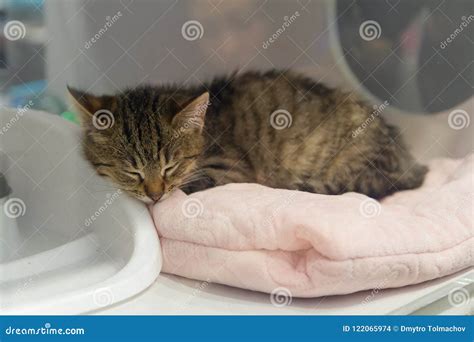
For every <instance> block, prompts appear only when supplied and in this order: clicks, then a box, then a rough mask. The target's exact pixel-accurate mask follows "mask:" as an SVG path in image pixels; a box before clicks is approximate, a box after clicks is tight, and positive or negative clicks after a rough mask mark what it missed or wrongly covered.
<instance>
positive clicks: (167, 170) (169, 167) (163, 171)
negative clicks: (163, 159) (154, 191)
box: [161, 163, 179, 177]
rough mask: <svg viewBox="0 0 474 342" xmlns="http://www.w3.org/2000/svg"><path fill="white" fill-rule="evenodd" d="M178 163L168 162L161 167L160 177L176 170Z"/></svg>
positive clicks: (167, 175) (169, 174)
mask: <svg viewBox="0 0 474 342" xmlns="http://www.w3.org/2000/svg"><path fill="white" fill-rule="evenodd" d="M178 166H179V163H174V164H168V165H166V166H165V167H164V168H163V169H161V176H162V177H169V176H171V175H172V174H173V172H175V171H176V169H177V168H178Z"/></svg>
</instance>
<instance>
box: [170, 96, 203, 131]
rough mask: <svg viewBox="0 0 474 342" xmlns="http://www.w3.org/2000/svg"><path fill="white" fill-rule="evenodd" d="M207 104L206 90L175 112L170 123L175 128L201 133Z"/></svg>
mask: <svg viewBox="0 0 474 342" xmlns="http://www.w3.org/2000/svg"><path fill="white" fill-rule="evenodd" d="M208 106H209V93H207V92H206V93H204V94H202V95H200V96H199V97H197V98H195V99H194V100H192V101H191V102H190V103H189V104H188V105H186V107H184V108H183V109H182V110H181V111H180V112H179V113H178V114H176V115H175V116H174V118H173V120H172V122H171V125H172V126H173V128H174V129H176V130H181V131H189V132H197V133H201V132H202V129H203V127H204V119H205V117H206V111H207V107H208Z"/></svg>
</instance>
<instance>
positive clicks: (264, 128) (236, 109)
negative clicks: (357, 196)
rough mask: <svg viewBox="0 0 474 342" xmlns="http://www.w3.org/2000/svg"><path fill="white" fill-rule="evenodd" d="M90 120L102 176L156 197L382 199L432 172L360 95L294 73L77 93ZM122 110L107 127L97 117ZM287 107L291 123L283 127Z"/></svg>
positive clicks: (91, 150)
mask: <svg viewBox="0 0 474 342" xmlns="http://www.w3.org/2000/svg"><path fill="white" fill-rule="evenodd" d="M70 92H71V94H72V95H73V97H74V98H75V99H76V101H77V104H78V105H79V108H80V109H81V112H82V113H83V115H82V117H83V122H84V142H83V146H84V151H85V155H86V157H87V158H88V160H89V161H90V162H91V163H92V164H93V165H94V166H95V167H96V169H97V171H98V172H99V173H101V174H104V175H107V176H109V177H110V178H111V179H112V181H114V182H115V183H116V184H117V185H118V186H119V187H121V188H122V189H124V190H126V191H128V192H130V193H131V194H132V195H133V196H135V197H137V198H139V199H141V200H144V201H154V200H157V199H159V198H160V197H161V196H162V195H163V194H165V193H167V192H169V191H171V190H172V189H174V188H176V187H182V188H183V189H184V190H185V191H187V192H194V191H198V190H203V189H206V188H209V187H213V186H216V185H222V184H226V183H231V182H255V183H260V184H264V185H267V186H270V187H275V188H286V189H294V190H301V191H309V192H316V193H321V194H341V193H344V192H348V191H357V192H361V193H364V194H367V195H369V196H372V197H375V198H380V197H383V196H385V195H388V194H391V193H393V192H394V191H397V190H404V189H411V188H416V187H418V186H420V184H421V183H422V182H423V179H424V175H425V173H426V171H427V169H426V167H424V166H421V165H419V164H418V163H417V162H416V161H415V160H414V159H413V158H412V156H411V155H410V153H409V152H408V151H407V149H406V147H405V144H404V143H403V141H402V139H401V137H400V136H399V134H398V131H397V129H396V128H394V127H392V126H389V125H387V124H386V123H385V122H384V120H383V119H382V118H381V117H380V116H375V117H374V116H373V115H372V116H371V120H370V124H368V125H367V126H366V127H365V129H363V130H362V131H359V134H357V135H354V134H353V132H354V131H356V130H357V129H358V128H359V127H360V126H361V125H362V124H363V123H364V122H366V120H367V119H368V118H369V116H370V115H371V113H372V111H373V110H372V109H371V108H370V107H368V106H367V105H366V104H364V103H363V102H362V101H360V100H358V99H357V98H356V97H355V96H354V95H353V94H347V93H343V92H341V91H339V90H333V89H329V88H327V87H325V86H324V85H322V84H319V83H317V82H315V81H313V80H311V79H309V78H306V77H303V76H301V75H298V74H295V73H292V72H278V71H270V72H266V73H258V72H247V73H244V74H241V75H238V74H234V75H232V76H230V77H227V78H220V79H216V80H214V81H212V82H210V83H208V84H206V85H203V86H200V87H178V86H167V87H163V86H154V87H153V86H142V87H138V88H134V89H129V90H126V91H124V92H122V93H120V94H117V95H115V96H93V95H91V94H86V93H83V92H80V91H77V90H74V89H70ZM100 109H106V110H109V111H111V112H112V113H113V115H114V119H115V123H114V125H113V126H112V127H111V128H108V129H105V130H98V129H96V128H95V127H94V126H93V125H92V124H91V122H92V115H93V114H94V113H95V112H96V111H98V110H100ZM278 110H280V111H281V110H284V111H287V112H288V113H290V115H291V118H290V119H291V120H292V122H291V126H289V127H286V128H283V129H275V128H274V125H272V124H271V122H270V120H271V119H270V118H271V114H272V113H274V112H275V111H278Z"/></svg>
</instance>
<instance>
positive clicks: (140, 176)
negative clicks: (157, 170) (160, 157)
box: [123, 171, 145, 182]
mask: <svg viewBox="0 0 474 342" xmlns="http://www.w3.org/2000/svg"><path fill="white" fill-rule="evenodd" d="M123 173H124V174H125V175H126V176H128V177H130V178H133V179H134V180H136V181H140V182H143V181H144V180H145V176H144V175H143V173H142V172H140V171H124V172H123Z"/></svg>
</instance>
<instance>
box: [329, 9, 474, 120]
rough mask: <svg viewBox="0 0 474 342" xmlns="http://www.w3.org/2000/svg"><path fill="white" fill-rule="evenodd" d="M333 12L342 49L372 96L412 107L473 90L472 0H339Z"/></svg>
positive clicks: (455, 99)
mask: <svg viewBox="0 0 474 342" xmlns="http://www.w3.org/2000/svg"><path fill="white" fill-rule="evenodd" d="M333 13H334V15H335V17H336V18H334V19H333V20H335V28H336V32H337V36H338V38H337V39H336V41H337V42H338V43H336V44H339V53H340V54H342V55H343V58H344V60H345V62H346V64H347V68H348V69H349V70H348V72H349V73H350V74H351V75H352V78H353V79H355V81H356V82H357V83H358V84H360V85H362V86H363V87H364V89H365V91H367V92H368V93H369V94H370V95H371V96H375V97H376V98H377V99H378V100H380V101H382V102H383V101H388V102H389V103H390V104H391V105H393V106H395V107H397V108H398V109H400V110H402V111H406V112H414V113H436V112H440V111H444V110H447V109H450V108H453V107H455V106H456V105H458V104H460V103H462V102H464V101H465V100H467V99H468V98H470V97H471V96H473V89H474V88H473V86H474V63H473V59H474V34H473V33H474V5H473V2H472V0H452V1H445V0H419V1H412V0H397V1H395V0H394V1H391V0H387V1H373V0H356V1H354V0H338V1H335V5H334V9H333ZM330 20H331V19H330Z"/></svg>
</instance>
